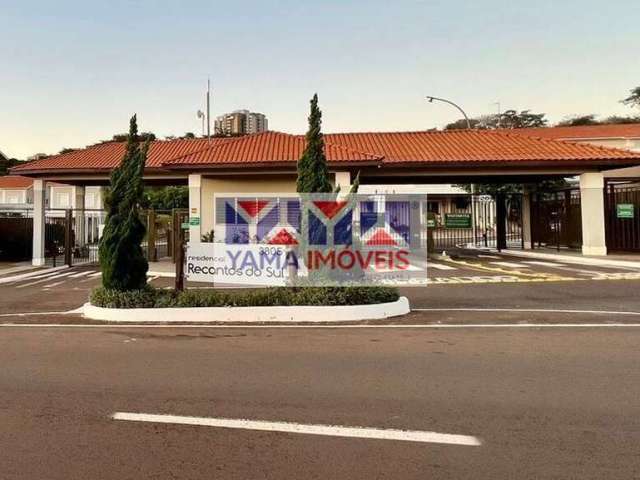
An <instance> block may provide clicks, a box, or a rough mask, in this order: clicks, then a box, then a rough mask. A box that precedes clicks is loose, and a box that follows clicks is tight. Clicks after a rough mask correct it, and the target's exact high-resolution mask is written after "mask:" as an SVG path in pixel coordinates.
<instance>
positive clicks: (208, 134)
mask: <svg viewBox="0 0 640 480" xmlns="http://www.w3.org/2000/svg"><path fill="white" fill-rule="evenodd" d="M210 97H211V80H210V79H209V78H207V140H208V141H209V142H211V104H210V103H211V100H210Z"/></svg>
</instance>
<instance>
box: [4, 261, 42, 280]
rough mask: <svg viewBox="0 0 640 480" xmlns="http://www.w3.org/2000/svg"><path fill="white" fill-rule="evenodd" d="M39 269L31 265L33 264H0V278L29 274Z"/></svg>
mask: <svg viewBox="0 0 640 480" xmlns="http://www.w3.org/2000/svg"><path fill="white" fill-rule="evenodd" d="M36 268H38V267H34V266H33V265H31V262H0V277H1V276H3V275H9V274H12V273H20V272H27V271H29V270H35V269H36Z"/></svg>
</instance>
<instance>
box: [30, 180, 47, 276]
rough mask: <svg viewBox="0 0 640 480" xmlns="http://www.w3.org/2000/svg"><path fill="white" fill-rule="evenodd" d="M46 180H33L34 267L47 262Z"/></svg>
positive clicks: (32, 261)
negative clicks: (45, 223)
mask: <svg viewBox="0 0 640 480" xmlns="http://www.w3.org/2000/svg"><path fill="white" fill-rule="evenodd" d="M45 188H46V182H45V181H44V180H42V179H41V178H37V179H35V180H34V181H33V255H32V260H31V263H32V265H33V266H34V267H40V266H42V265H44V264H45V257H44V242H45V238H44V232H45V227H44V208H45V192H46V190H45Z"/></svg>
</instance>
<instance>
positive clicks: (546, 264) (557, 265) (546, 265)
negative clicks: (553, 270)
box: [522, 260, 564, 267]
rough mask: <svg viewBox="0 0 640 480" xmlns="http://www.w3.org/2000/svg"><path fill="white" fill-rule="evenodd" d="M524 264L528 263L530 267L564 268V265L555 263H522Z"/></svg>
mask: <svg viewBox="0 0 640 480" xmlns="http://www.w3.org/2000/svg"><path fill="white" fill-rule="evenodd" d="M522 263H527V264H529V265H539V266H541V267H564V265H563V264H561V263H553V262H538V261H533V260H532V261H528V262H522Z"/></svg>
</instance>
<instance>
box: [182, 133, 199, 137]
mask: <svg viewBox="0 0 640 480" xmlns="http://www.w3.org/2000/svg"><path fill="white" fill-rule="evenodd" d="M182 138H196V134H195V133H193V132H187V133H185V134H184V136H183V137H182Z"/></svg>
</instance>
